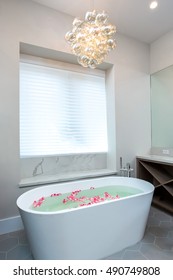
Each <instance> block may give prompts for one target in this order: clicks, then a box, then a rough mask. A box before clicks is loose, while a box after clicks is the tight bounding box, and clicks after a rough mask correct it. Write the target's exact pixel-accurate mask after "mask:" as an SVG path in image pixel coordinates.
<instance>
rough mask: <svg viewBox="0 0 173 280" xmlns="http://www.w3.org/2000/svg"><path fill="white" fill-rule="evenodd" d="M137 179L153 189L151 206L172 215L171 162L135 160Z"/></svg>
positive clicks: (172, 181)
mask: <svg viewBox="0 0 173 280" xmlns="http://www.w3.org/2000/svg"><path fill="white" fill-rule="evenodd" d="M136 168H137V178H139V179H143V180H146V181H148V182H150V183H152V184H153V185H154V187H155V190H154V195H153V201H152V204H153V205H155V206H157V207H158V208H160V209H162V210H165V211H167V212H169V213H171V214H173V161H171V160H170V162H169V161H164V160H163V161H162V160H161V159H159V160H157V157H156V158H154V157H148V158H147V157H143V158H142V157H137V158H136Z"/></svg>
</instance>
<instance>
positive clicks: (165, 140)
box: [151, 65, 173, 155]
mask: <svg viewBox="0 0 173 280" xmlns="http://www.w3.org/2000/svg"><path fill="white" fill-rule="evenodd" d="M151 127H152V131H151V134H152V136H151V137H152V148H156V149H159V148H160V149H165V150H162V154H165V155H166V154H167V155H168V154H169V151H168V150H166V149H173V65H172V66H169V67H167V68H165V69H163V70H161V71H159V72H156V73H154V74H152V75H151Z"/></svg>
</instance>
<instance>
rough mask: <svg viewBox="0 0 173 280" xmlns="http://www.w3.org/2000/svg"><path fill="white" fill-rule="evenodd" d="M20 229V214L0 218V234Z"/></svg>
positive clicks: (21, 224) (21, 227) (21, 226)
mask: <svg viewBox="0 0 173 280" xmlns="http://www.w3.org/2000/svg"><path fill="white" fill-rule="evenodd" d="M22 229H23V223H22V219H21V217H20V216H16V217H10V218H6V219H3V220H0V235H1V234H6V233H9V232H13V231H18V230H22Z"/></svg>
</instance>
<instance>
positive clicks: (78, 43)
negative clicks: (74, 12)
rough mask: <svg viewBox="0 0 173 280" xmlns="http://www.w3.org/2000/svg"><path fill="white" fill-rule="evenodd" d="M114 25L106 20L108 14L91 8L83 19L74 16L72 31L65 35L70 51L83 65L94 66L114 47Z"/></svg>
mask: <svg viewBox="0 0 173 280" xmlns="http://www.w3.org/2000/svg"><path fill="white" fill-rule="evenodd" d="M115 32H116V27H115V26H114V25H112V24H110V23H109V22H108V15H107V14H106V13H105V12H104V11H103V12H101V13H98V12H96V11H95V10H93V11H92V12H87V13H86V15H85V19H84V20H81V19H78V18H75V19H74V21H73V28H72V31H69V32H67V33H66V35H65V39H66V40H67V42H68V43H69V44H70V46H71V50H72V53H74V54H75V55H76V56H77V57H78V62H79V64H81V65H82V66H83V67H90V68H96V67H97V65H98V64H101V63H102V62H103V61H104V59H105V57H106V56H107V55H108V53H109V52H110V51H111V50H113V49H114V48H115V47H116V43H115V39H114V38H113V36H114V34H115Z"/></svg>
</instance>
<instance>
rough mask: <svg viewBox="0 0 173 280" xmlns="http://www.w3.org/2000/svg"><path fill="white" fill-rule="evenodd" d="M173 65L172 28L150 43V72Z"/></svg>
mask: <svg viewBox="0 0 173 280" xmlns="http://www.w3.org/2000/svg"><path fill="white" fill-rule="evenodd" d="M170 65H173V30H172V31H170V32H168V33H166V34H165V35H164V36H162V37H161V38H159V39H158V40H156V41H155V42H153V43H152V44H151V45H150V72H151V74H152V73H155V72H157V71H160V70H161V69H164V68H166V67H168V66H170Z"/></svg>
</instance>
